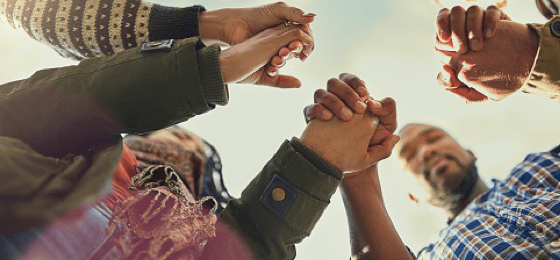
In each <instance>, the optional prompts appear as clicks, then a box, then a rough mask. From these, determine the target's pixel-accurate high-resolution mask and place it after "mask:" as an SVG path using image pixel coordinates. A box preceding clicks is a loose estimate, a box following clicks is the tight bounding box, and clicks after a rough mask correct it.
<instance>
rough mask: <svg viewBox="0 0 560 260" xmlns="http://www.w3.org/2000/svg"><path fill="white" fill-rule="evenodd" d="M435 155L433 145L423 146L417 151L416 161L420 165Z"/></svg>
mask: <svg viewBox="0 0 560 260" xmlns="http://www.w3.org/2000/svg"><path fill="white" fill-rule="evenodd" d="M435 154H436V147H435V146H433V145H427V144H425V145H422V147H420V148H419V149H418V156H419V157H420V158H418V159H419V161H420V163H421V164H422V165H424V164H425V163H427V162H428V161H429V160H430V158H432V157H433V156H434V155H435Z"/></svg>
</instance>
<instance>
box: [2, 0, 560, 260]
mask: <svg viewBox="0 0 560 260" xmlns="http://www.w3.org/2000/svg"><path fill="white" fill-rule="evenodd" d="M157 2H159V3H162V4H165V5H170V6H187V5H191V4H195V2H193V1H187V2H184V1H172V0H160V1H157ZM285 2H287V3H288V4H290V5H294V6H298V7H300V8H302V9H304V10H305V11H306V12H314V13H316V14H317V17H316V20H315V22H314V23H313V24H312V29H313V31H314V36H315V43H316V49H315V52H314V53H313V54H312V55H311V57H310V58H309V59H308V60H307V61H306V62H305V63H301V62H299V61H291V62H289V63H288V64H287V65H286V67H284V68H283V69H282V71H281V72H283V73H287V74H292V75H296V76H298V77H299V78H300V80H301V81H302V82H303V87H302V88H301V89H297V90H282V89H273V88H269V87H259V86H249V85H230V86H229V90H230V98H231V101H230V104H229V105H227V106H226V107H218V108H216V109H215V110H214V111H211V112H210V113H208V114H205V115H203V116H199V117H196V118H193V119H192V120H189V121H188V122H186V123H183V124H182V126H184V127H185V128H187V129H189V130H191V131H193V132H195V133H197V134H198V135H200V136H201V137H202V138H205V139H207V140H208V141H209V142H210V143H212V144H214V145H215V146H216V147H217V149H218V151H219V152H220V155H221V157H222V160H223V164H224V174H225V177H224V178H225V182H226V185H227V187H228V189H229V190H230V192H231V193H232V195H234V196H239V195H240V193H241V191H242V190H243V188H244V187H245V186H246V185H247V184H248V183H249V181H250V180H251V179H252V178H253V177H254V176H255V175H256V174H257V173H258V172H259V171H260V169H261V168H262V166H263V165H264V164H265V163H266V162H267V161H268V160H269V159H270V158H271V156H272V155H273V153H274V152H275V151H276V150H277V149H278V147H279V146H280V144H281V143H282V141H283V140H284V139H289V138H291V137H292V136H298V137H299V136H300V135H301V133H302V131H303V129H304V127H305V122H304V119H303V114H302V109H303V107H305V106H306V105H308V104H310V103H311V102H313V92H314V91H315V89H317V88H324V87H325V86H326V82H327V80H328V79H329V78H332V77H337V76H338V74H339V73H341V72H350V73H354V74H357V75H359V76H360V77H362V79H364V80H365V81H366V84H367V87H368V89H369V91H370V93H372V95H373V96H374V97H375V98H378V99H381V98H383V97H387V96H390V97H393V98H394V99H395V100H396V101H397V108H398V120H399V124H400V125H401V126H402V125H404V124H406V123H408V122H417V121H421V122H427V123H434V124H437V125H439V126H442V127H444V128H445V129H447V130H449V131H450V132H451V133H453V134H454V135H455V136H457V137H459V140H460V141H461V142H462V143H463V144H464V145H465V146H466V147H469V148H471V149H472V150H473V152H474V153H475V154H476V156H477V157H478V166H479V171H480V173H481V175H482V177H483V179H484V180H485V181H487V182H488V183H490V179H492V178H498V179H500V178H504V177H505V176H506V175H507V174H508V172H509V170H510V169H511V168H512V167H513V166H514V165H515V164H516V163H518V162H519V161H521V160H522V159H523V157H524V156H525V155H526V154H527V153H529V152H536V151H542V150H547V149H550V148H552V147H553V146H555V145H557V144H558V143H560V136H558V129H560V109H559V108H560V107H559V106H558V104H557V103H555V102H554V101H549V100H545V99H542V98H539V97H534V96H529V95H525V94H521V93H519V94H515V95H513V96H511V97H508V98H507V99H505V100H503V101H500V102H492V103H487V104H476V105H465V104H464V102H463V101H462V100H460V99H459V98H457V97H455V96H453V95H452V94H449V93H446V92H445V91H444V90H443V89H442V88H441V87H440V86H439V85H438V84H437V82H436V80H435V77H436V74H437V72H438V62H437V61H436V60H435V58H434V55H433V35H434V32H433V31H434V29H433V28H434V27H433V24H434V21H435V16H436V14H437V12H438V10H439V7H438V6H437V5H436V4H434V3H433V2H432V1H431V0H399V1H389V0H383V1H373V0H369V1H356V0H349V1H329V0H299V1H295V0H294V1H291V0H286V1H285ZM266 3H269V2H266V1H261V0H237V1H229V0H221V1H220V0H208V1H205V2H200V4H203V5H204V6H205V7H206V8H207V9H210V10H212V9H219V8H225V7H251V6H256V5H261V4H266ZM506 12H507V13H508V14H509V15H510V17H512V18H513V19H514V20H515V21H518V22H523V23H528V22H539V23H542V22H544V21H545V20H544V18H542V17H541V15H540V13H538V10H537V8H536V6H535V4H534V0H510V4H509V7H508V8H507V9H506ZM0 60H2V62H1V63H0V83H5V82H9V81H12V80H17V79H22V78H26V77H29V76H30V75H31V74H32V73H33V72H34V71H36V70H40V69H44V68H50V67H58V66H65V65H71V64H75V62H72V61H68V60H65V59H63V58H61V57H59V56H58V55H57V54H56V53H55V52H54V51H52V50H51V49H49V48H47V47H44V46H42V45H41V44H37V43H35V42H33V41H32V40H30V39H29V38H28V37H26V36H25V35H22V34H19V33H15V32H14V31H13V30H12V29H11V28H7V27H6V26H0ZM46 98H48V97H46ZM380 172H381V185H382V186H383V196H384V199H385V204H386V205H387V208H388V210H389V214H390V216H391V218H392V220H393V222H394V224H395V226H396V227H397V230H398V231H399V233H400V235H401V237H402V240H403V241H404V242H405V244H407V245H408V246H409V247H411V248H412V250H413V251H415V252H416V251H418V250H419V249H421V248H422V247H423V246H424V245H426V241H428V239H429V238H430V237H431V236H433V235H435V234H437V231H438V230H439V229H440V228H442V227H444V226H445V217H444V216H443V215H442V214H441V212H438V211H434V210H432V209H431V208H430V207H429V206H426V205H425V204H418V205H417V204H414V203H412V202H409V201H408V198H407V195H406V193H405V192H404V189H403V188H400V187H399V186H403V185H404V184H403V183H407V182H406V180H407V178H406V177H407V176H406V175H405V173H403V172H402V170H401V166H400V165H399V164H398V162H397V161H396V160H394V159H389V160H387V161H385V162H382V163H381V164H380ZM397 183H399V185H397ZM297 250H298V256H297V258H296V259H317V260H319V259H321V260H323V259H348V258H349V254H350V249H349V238H348V228H347V222H346V216H345V213H344V207H343V205H342V201H341V198H340V194H339V193H338V192H337V194H335V195H334V196H333V198H332V202H331V205H330V206H329V208H328V209H327V210H326V211H325V213H324V215H323V217H322V219H321V220H320V221H319V223H318V224H317V226H316V227H315V230H314V231H313V233H312V235H311V237H309V238H307V239H306V240H304V241H303V242H302V243H301V244H300V245H298V246H297Z"/></svg>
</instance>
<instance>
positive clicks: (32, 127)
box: [0, 38, 227, 230]
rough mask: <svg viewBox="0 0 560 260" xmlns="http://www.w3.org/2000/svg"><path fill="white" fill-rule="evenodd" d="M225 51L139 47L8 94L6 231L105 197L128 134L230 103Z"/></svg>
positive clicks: (0, 219) (42, 76)
mask: <svg viewBox="0 0 560 260" xmlns="http://www.w3.org/2000/svg"><path fill="white" fill-rule="evenodd" d="M218 52H219V47H218V46H215V45H213V46H209V47H205V46H204V45H203V44H202V43H201V42H200V40H199V39H198V38H188V39H184V40H177V41H175V43H174V44H173V47H172V49H171V50H159V51H153V52H139V50H138V49H131V50H126V51H122V52H119V53H117V54H115V55H113V56H110V57H101V58H94V59H89V60H84V61H82V62H81V63H80V64H79V65H77V66H70V67H64V68H57V69H49V70H43V71H39V72H37V73H35V74H34V75H33V76H31V77H30V78H28V79H26V80H20V81H15V82H11V83H7V84H4V85H1V86H0V157H1V158H0V165H2V167H1V170H0V179H2V180H4V181H3V182H2V184H1V185H0V223H1V224H0V230H7V229H10V230H21V229H24V228H29V227H37V226H40V225H45V224H48V223H49V222H50V221H51V220H53V219H54V218H56V217H58V216H59V215H60V214H62V213H64V212H66V211H67V210H68V209H71V208H73V207H76V206H77V205H80V204H81V203H83V202H85V201H87V200H88V199H92V198H95V197H96V196H98V195H99V193H100V192H101V190H102V188H103V187H104V185H106V184H107V180H110V179H111V176H112V174H113V172H114V170H115V168H116V166H117V163H118V161H119V158H120V155H121V152H122V141H121V137H120V135H119V133H136V132H144V131H150V130H156V129H160V128H164V127H166V126H169V125H172V124H175V123H179V122H182V121H185V120H187V119H188V118H190V117H193V116H195V115H198V114H202V113H205V112H207V111H209V110H211V109H212V108H213V107H214V106H215V105H218V104H225V103H226V102H227V88H226V86H224V84H223V82H222V79H221V73H220V69H219V63H218Z"/></svg>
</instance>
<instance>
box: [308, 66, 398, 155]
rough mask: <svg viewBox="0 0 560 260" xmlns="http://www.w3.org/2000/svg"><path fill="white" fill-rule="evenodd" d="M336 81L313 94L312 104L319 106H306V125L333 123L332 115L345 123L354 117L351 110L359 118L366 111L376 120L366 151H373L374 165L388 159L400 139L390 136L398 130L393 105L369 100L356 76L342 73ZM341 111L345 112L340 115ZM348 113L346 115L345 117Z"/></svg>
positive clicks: (394, 106) (362, 84)
mask: <svg viewBox="0 0 560 260" xmlns="http://www.w3.org/2000/svg"><path fill="white" fill-rule="evenodd" d="M339 78H340V80H339V79H330V80H329V82H328V85H327V90H328V91H324V90H317V91H316V92H315V102H318V103H316V104H314V105H311V106H308V107H307V108H306V110H305V111H304V113H305V114H306V118H307V120H308V122H309V120H311V119H314V118H317V119H320V120H322V121H329V120H331V119H332V116H333V113H334V114H335V115H336V116H337V117H338V118H344V119H342V120H344V121H350V120H352V119H353V117H355V116H357V115H353V114H352V112H351V111H352V110H353V111H355V112H356V113H358V115H359V114H363V113H364V112H365V111H367V108H369V111H370V112H371V113H372V114H373V115H374V116H376V117H377V120H378V125H377V128H376V130H375V132H374V133H373V135H372V137H371V139H370V142H369V147H370V148H372V149H374V150H375V155H374V158H375V161H380V160H382V159H385V158H387V157H388V156H389V155H390V154H391V151H392V149H393V147H394V144H396V143H397V142H398V140H399V139H400V138H399V136H396V135H393V133H394V132H395V130H396V128H397V118H396V105H395V101H394V100H393V99H391V98H386V99H384V100H382V101H381V102H378V101H374V100H373V99H372V98H371V97H369V96H368V92H367V89H366V88H365V83H364V82H363V81H362V80H361V79H360V78H358V77H357V76H355V75H352V74H348V73H343V74H340V76H339ZM358 93H360V94H358ZM364 100H365V103H364ZM360 103H361V104H360ZM344 110H346V111H347V112H343V111H344ZM347 113H348V114H349V115H345V114H347ZM366 114H369V113H366ZM314 121H317V120H314Z"/></svg>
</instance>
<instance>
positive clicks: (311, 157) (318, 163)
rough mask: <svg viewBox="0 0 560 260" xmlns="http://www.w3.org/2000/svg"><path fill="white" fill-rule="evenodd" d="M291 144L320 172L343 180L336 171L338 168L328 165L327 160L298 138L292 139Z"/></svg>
mask: <svg viewBox="0 0 560 260" xmlns="http://www.w3.org/2000/svg"><path fill="white" fill-rule="evenodd" d="M290 144H291V145H292V146H293V147H294V150H295V151H296V152H298V153H300V154H301V156H303V158H305V159H306V160H308V161H309V162H310V163H312V164H313V165H315V167H317V169H319V171H321V172H324V173H326V174H328V175H330V176H332V177H334V178H336V179H337V180H342V173H341V172H340V171H339V170H338V169H336V167H334V166H332V165H331V164H330V163H328V162H327V161H326V160H325V159H323V158H322V157H321V156H319V155H318V154H316V153H315V152H313V150H311V149H309V148H307V146H305V145H304V144H303V143H302V142H301V141H300V140H299V138H297V137H294V138H292V140H290Z"/></svg>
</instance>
